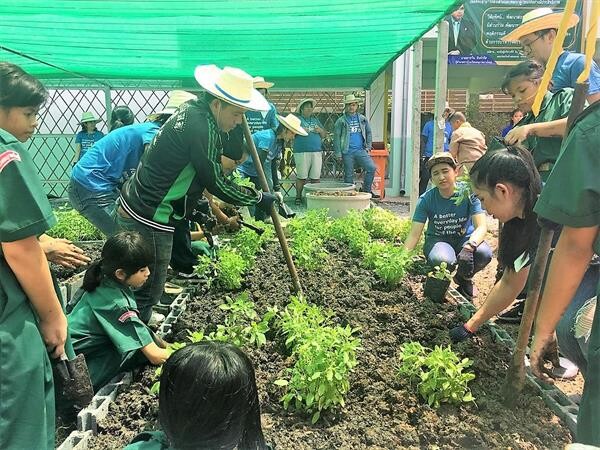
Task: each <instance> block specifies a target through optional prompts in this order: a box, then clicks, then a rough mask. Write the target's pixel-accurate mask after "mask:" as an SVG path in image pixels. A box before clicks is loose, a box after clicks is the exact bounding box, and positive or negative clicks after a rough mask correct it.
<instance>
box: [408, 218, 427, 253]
mask: <svg viewBox="0 0 600 450" xmlns="http://www.w3.org/2000/svg"><path fill="white" fill-rule="evenodd" d="M423 228H425V224H424V223H421V222H415V221H414V220H413V222H412V225H411V226H410V232H409V233H408V236H407V237H406V241H405V242H404V248H406V250H408V251H411V250H414V248H415V247H416V246H417V243H418V242H419V239H421V234H422V233H423Z"/></svg>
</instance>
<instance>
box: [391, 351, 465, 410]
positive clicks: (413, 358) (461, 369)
mask: <svg viewBox="0 0 600 450" xmlns="http://www.w3.org/2000/svg"><path fill="white" fill-rule="evenodd" d="M400 360H401V363H400V365H399V367H398V369H397V372H396V373H397V375H398V376H400V377H405V378H408V379H409V380H410V382H411V383H417V388H418V391H419V394H420V395H421V396H422V397H423V398H424V399H425V400H426V401H427V403H428V404H429V406H433V407H435V408H437V407H439V406H440V404H441V403H453V404H459V403H463V402H472V401H475V398H474V397H473V395H472V394H471V390H470V389H469V387H468V383H469V381H471V380H473V379H474V378H475V374H473V373H472V372H465V369H467V368H468V367H470V366H471V364H472V361H471V360H469V358H464V359H462V360H461V359H460V358H459V357H458V356H457V355H456V353H454V352H453V351H452V349H451V348H450V346H448V347H446V348H443V347H441V346H439V345H436V346H435V347H434V349H433V350H431V349H429V348H427V347H423V346H422V345H421V344H420V343H418V342H410V343H407V344H403V345H402V346H401V347H400Z"/></svg>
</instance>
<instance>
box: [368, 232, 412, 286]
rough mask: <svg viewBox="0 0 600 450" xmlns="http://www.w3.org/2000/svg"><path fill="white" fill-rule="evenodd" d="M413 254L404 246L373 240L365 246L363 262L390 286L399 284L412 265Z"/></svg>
mask: <svg viewBox="0 0 600 450" xmlns="http://www.w3.org/2000/svg"><path fill="white" fill-rule="evenodd" d="M412 262H413V254H412V252H409V251H408V250H406V249H405V248H404V247H398V246H395V245H394V244H388V243H384V242H378V241H375V242H371V244H369V245H367V246H365V247H364V254H363V264H364V265H365V266H366V267H367V268H369V269H372V270H373V271H374V272H375V274H376V275H377V276H378V277H379V278H381V279H382V280H383V281H384V282H385V284H387V285H388V286H395V285H397V284H398V283H399V282H400V281H401V280H402V279H403V278H404V276H405V275H406V271H407V270H408V269H409V268H410V267H411V265H412Z"/></svg>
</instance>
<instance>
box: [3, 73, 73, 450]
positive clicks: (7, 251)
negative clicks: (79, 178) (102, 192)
mask: <svg viewBox="0 0 600 450" xmlns="http://www.w3.org/2000/svg"><path fill="white" fill-rule="evenodd" d="M47 96H48V93H47V91H46V89H45V88H44V87H43V86H42V84H41V83H40V82H39V81H38V80H37V79H35V78H34V77H32V76H31V75H29V74H27V73H26V72H25V71H23V70H22V69H21V68H20V67H18V66H16V65H14V64H10V63H4V62H2V63H0V218H1V219H0V243H1V247H0V343H1V345H0V448H2V449H3V450H11V449H36V450H42V449H53V448H54V429H55V423H54V389H53V382H52V369H51V367H50V359H49V357H48V352H50V353H51V356H52V357H54V358H57V357H59V356H61V355H63V354H64V352H65V351H64V345H65V341H66V338H67V320H66V318H65V316H64V314H63V311H62V308H61V305H60V302H59V299H58V297H57V294H56V292H55V290H54V287H53V284H52V278H51V275H50V269H49V267H48V262H47V260H46V257H45V255H44V252H43V250H42V248H41V246H40V243H39V241H38V239H37V236H38V235H40V234H42V233H44V232H45V231H46V230H48V229H49V228H51V227H52V226H53V225H54V224H55V223H56V219H55V217H54V214H53V213H52V208H51V207H50V203H49V202H48V200H47V198H46V195H45V194H44V191H43V188H42V184H41V182H40V179H39V177H38V174H37V170H36V169H35V167H34V165H33V161H32V159H31V157H30V155H29V154H28V153H27V150H26V149H25V147H24V146H23V145H22V144H21V143H22V142H25V141H27V139H29V138H30V137H31V135H32V134H33V133H34V131H35V129H36V127H37V119H36V116H37V114H38V111H39V108H40V106H41V105H42V104H43V103H44V102H45V101H46V98H47Z"/></svg>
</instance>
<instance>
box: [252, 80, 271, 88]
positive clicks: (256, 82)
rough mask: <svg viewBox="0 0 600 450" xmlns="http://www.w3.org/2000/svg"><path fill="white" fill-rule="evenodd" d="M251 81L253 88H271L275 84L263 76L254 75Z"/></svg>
mask: <svg viewBox="0 0 600 450" xmlns="http://www.w3.org/2000/svg"><path fill="white" fill-rule="evenodd" d="M252 82H253V83H254V89H271V88H272V87H273V86H275V83H271V82H269V81H265V79H264V78H263V77H254V78H253V79H252Z"/></svg>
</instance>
